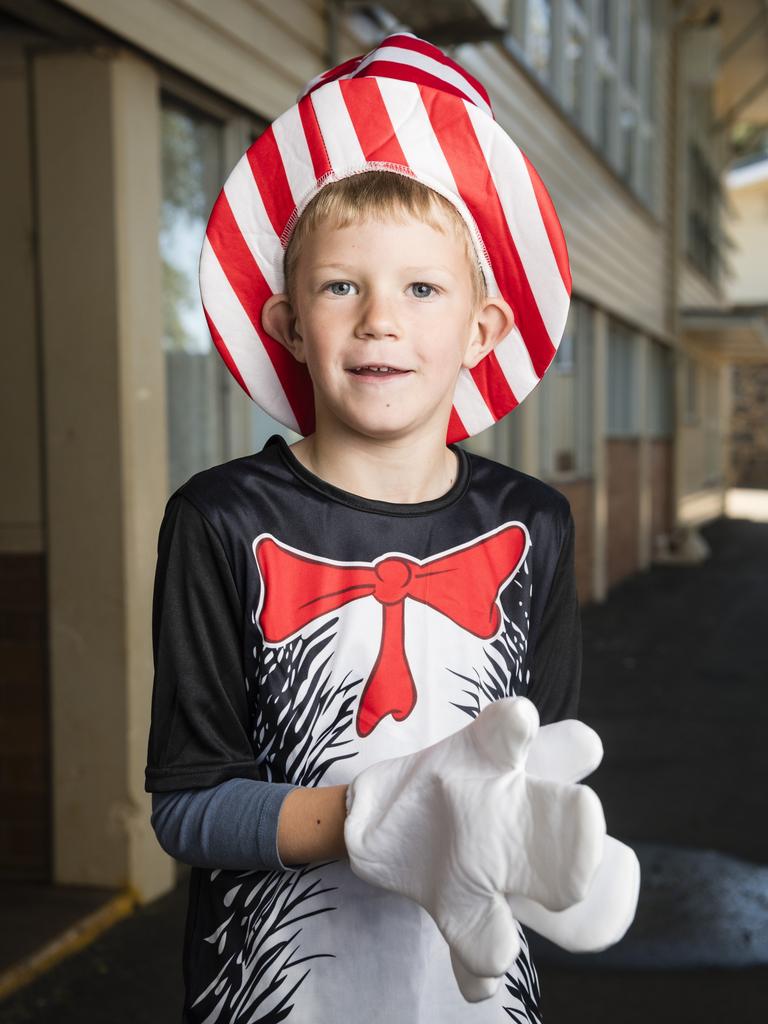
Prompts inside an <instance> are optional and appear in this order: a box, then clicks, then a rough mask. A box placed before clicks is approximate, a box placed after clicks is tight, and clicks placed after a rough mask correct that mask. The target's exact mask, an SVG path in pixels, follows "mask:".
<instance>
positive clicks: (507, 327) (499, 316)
mask: <svg viewBox="0 0 768 1024" xmlns="http://www.w3.org/2000/svg"><path fill="white" fill-rule="evenodd" d="M514 325H515V314H514V313H513V312H512V307H511V306H510V305H509V303H508V302H507V301H506V299H503V298H501V296H494V297H493V298H488V299H486V300H485V302H484V303H483V305H482V306H481V307H480V309H479V310H478V311H477V312H476V313H475V315H474V316H473V318H472V323H471V332H470V339H471V340H470V342H469V344H468V345H467V348H466V351H465V353H464V359H463V360H462V366H466V367H467V368H468V369H472V367H473V366H477V364H478V363H479V362H480V360H481V359H483V358H484V357H485V356H487V355H488V353H489V352H490V351H492V349H494V348H495V347H496V345H498V343H499V342H500V341H501V340H502V339H503V338H506V336H507V335H508V334H509V332H510V331H511V330H512V328H513V327H514Z"/></svg>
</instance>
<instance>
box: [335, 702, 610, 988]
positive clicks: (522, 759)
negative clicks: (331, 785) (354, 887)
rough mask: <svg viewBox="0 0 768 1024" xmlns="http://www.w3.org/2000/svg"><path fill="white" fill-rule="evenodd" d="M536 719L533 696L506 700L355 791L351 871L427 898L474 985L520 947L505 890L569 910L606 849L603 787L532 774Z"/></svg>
mask: <svg viewBox="0 0 768 1024" xmlns="http://www.w3.org/2000/svg"><path fill="white" fill-rule="evenodd" d="M538 726H539V716H538V712H537V710H536V707H535V705H534V704H533V703H531V701H529V700H528V699H527V698H525V697H505V698H502V699H501V700H498V701H494V702H492V703H491V704H489V705H488V706H487V707H485V708H484V709H483V710H482V711H481V712H480V714H479V715H478V716H477V718H475V719H474V720H473V721H472V722H470V723H469V724H468V725H467V726H465V727H464V728H463V729H460V730H459V731H458V732H456V733H454V734H452V735H451V736H447V737H446V738H445V739H443V740H440V741H439V742H437V743H434V744H432V745H431V746H429V747H425V748H424V749H423V750H419V751H416V752H415V753H413V754H408V755H405V756H404V757H397V758H390V759H387V760H384V761H379V762H377V763H376V764H373V765H371V766H370V767H368V768H366V769H364V770H363V771H362V772H360V774H359V775H358V776H357V777H356V778H355V779H353V781H352V782H351V783H350V784H349V786H348V788H347V818H346V821H345V824H344V838H345V842H346V846H347V851H348V853H349V863H350V867H351V869H352V871H354V873H355V874H356V875H358V876H359V877H360V878H362V879H363V880H364V881H366V882H369V883H371V884H373V885H377V886H380V887H382V888H384V889H389V890H391V891H393V892H397V893H400V894H401V895H404V896H408V897H410V898H411V899H414V900H416V902H417V903H419V904H420V905H421V906H422V907H424V909H425V910H426V911H427V912H428V913H429V914H430V915H431V916H432V918H433V919H434V921H435V923H436V925H437V927H438V929H439V930H440V932H441V934H442V935H443V937H444V938H445V940H446V942H447V943H448V945H449V947H450V948H451V951H452V956H455V957H457V958H458V960H459V961H460V963H461V965H462V967H463V968H464V969H465V971H466V972H468V974H464V975H463V976H464V977H466V978H467V980H468V983H469V985H470V991H476V989H475V988H474V986H475V981H476V980H477V979H471V978H470V977H469V975H475V976H478V977H479V978H480V979H481V980H482V979H487V978H494V979H496V981H497V983H498V980H499V978H500V976H502V975H503V974H504V972H505V971H507V970H508V969H509V967H510V966H511V964H512V963H513V962H514V960H515V958H516V957H517V955H518V953H519V951H520V941H519V935H518V930H517V924H516V922H515V919H514V917H513V913H512V909H511V907H510V904H509V901H508V899H507V896H506V895H505V894H512V893H515V894H520V895H523V896H525V897H527V898H528V899H530V900H535V901H536V902H537V903H539V904H541V905H542V906H543V907H544V908H546V909H548V910H550V911H562V910H565V909H566V908H567V907H569V906H571V905H572V904H574V903H577V902H578V901H579V900H582V899H583V898H584V897H585V896H586V894H587V892H588V890H589V886H590V883H591V882H592V879H593V878H594V875H595V872H596V871H597V868H598V866H599V864H600V862H601V860H602V857H603V846H604V839H605V818H604V816H603V810H602V805H601V803H600V800H599V799H598V797H597V795H596V793H594V792H593V790H591V789H590V788H589V787H588V786H584V785H575V784H572V783H570V782H565V783H562V782H559V781H556V780H551V779H544V778H537V777H533V776H529V775H528V774H527V773H526V757H527V755H528V752H529V747H530V745H531V742H532V740H533V738H534V736H535V735H536V731H537V729H538ZM457 980H458V981H459V985H460V986H461V984H462V978H457ZM467 998H471V995H470V996H469V997H467ZM481 998H484V997H481Z"/></svg>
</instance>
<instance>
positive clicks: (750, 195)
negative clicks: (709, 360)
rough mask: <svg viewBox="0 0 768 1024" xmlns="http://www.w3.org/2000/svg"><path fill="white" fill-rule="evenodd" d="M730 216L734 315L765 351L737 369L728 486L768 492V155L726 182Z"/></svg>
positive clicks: (754, 351)
mask: <svg viewBox="0 0 768 1024" xmlns="http://www.w3.org/2000/svg"><path fill="white" fill-rule="evenodd" d="M725 183H726V195H727V197H728V207H729V210H730V216H729V220H728V233H729V235H730V238H731V241H732V244H733V248H732V252H731V270H732V278H731V280H730V281H729V283H728V287H727V292H728V297H729V300H730V302H731V304H732V309H733V311H734V315H737V316H740V317H741V318H742V320H743V321H745V322H747V323H751V324H753V325H754V326H753V328H752V329H753V330H754V331H755V332H756V333H758V334H761V340H762V345H757V346H750V350H749V351H748V352H747V353H745V355H744V357H743V358H742V359H740V360H739V361H738V362H737V363H735V365H734V367H733V392H732V414H731V447H730V474H729V479H730V483H731V484H732V485H733V486H734V487H761V488H768V259H766V251H767V250H768V152H762V153H757V154H755V155H753V156H751V157H750V158H748V159H747V160H744V161H741V162H739V163H738V164H736V165H734V166H733V168H732V169H731V170H730V171H729V172H728V174H727V175H726V177H725Z"/></svg>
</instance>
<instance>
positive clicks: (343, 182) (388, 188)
mask: <svg viewBox="0 0 768 1024" xmlns="http://www.w3.org/2000/svg"><path fill="white" fill-rule="evenodd" d="M440 213H442V214H443V217H444V218H445V219H447V220H448V223H449V224H450V225H452V227H453V230H454V231H455V233H456V237H458V238H459V239H460V240H462V241H463V243H464V251H465V253H466V257H467V260H468V261H469V266H470V268H471V270H470V274H471V279H472V300H473V311H474V310H476V309H478V307H479V306H480V304H481V303H482V302H484V301H485V299H486V298H487V295H488V290H487V287H486V282H485V277H484V276H483V272H482V268H481V266H480V264H479V262H478V259H477V255H476V253H475V248H474V245H473V244H472V239H471V237H470V234H469V229H468V228H467V225H466V224H465V222H464V219H463V218H462V216H461V214H460V213H459V212H458V210H457V209H456V207H455V206H454V205H453V203H451V202H449V200H447V199H446V198H445V197H444V196H442V195H440V193H439V192H435V191H434V189H431V188H428V187H427V186H426V185H424V184H422V183H421V182H420V181H417V180H416V178H412V177H411V176H410V175H406V174H401V173H399V172H397V171H394V172H393V171H384V170H373V171H361V172H360V173H359V174H351V175H349V176H348V177H346V178H341V179H339V180H338V181H333V182H330V183H329V184H328V185H325V186H324V187H323V188H322V189H320V191H319V192H318V193H317V195H316V196H314V197H313V198H312V199H311V200H310V202H309V203H308V204H307V206H306V208H305V209H304V210H303V211H302V213H301V216H300V217H299V219H298V221H297V222H296V226H295V227H294V229H293V232H292V234H291V237H290V239H289V240H288V245H287V247H286V250H285V253H284V257H283V265H284V269H285V291H286V293H287V294H288V297H289V299H290V301H291V304H292V305H293V307H294V309H295V308H296V307H295V302H294V299H295V294H296V292H295V289H296V266H297V264H298V260H299V256H300V255H301V250H302V247H303V243H304V241H305V240H306V238H307V237H308V236H309V235H310V234H311V232H312V231H314V230H315V229H316V227H317V226H318V225H319V224H321V223H326V222H328V223H330V224H332V225H333V226H334V227H336V228H345V227H348V226H349V225H350V224H356V223H358V222H359V221H360V220H363V219H364V218H365V217H367V216H370V217H374V218H380V219H388V220H394V219H397V218H398V217H399V218H400V219H402V217H403V215H410V216H412V217H415V218H417V219H419V220H421V221H423V222H424V223H426V224H428V225H429V226H430V227H432V228H434V229H435V230H437V231H444V230H445V228H444V223H445V221H444V219H441V218H440Z"/></svg>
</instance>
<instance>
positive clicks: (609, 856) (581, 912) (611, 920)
mask: <svg viewBox="0 0 768 1024" xmlns="http://www.w3.org/2000/svg"><path fill="white" fill-rule="evenodd" d="M639 894H640V862H639V861H638V859H637V855H636V854H635V851H634V850H633V849H632V848H631V847H629V846H626V845H625V844H624V843H621V842H619V840H618V839H614V838H613V836H606V837H605V856H604V857H603V860H602V863H601V864H600V867H599V869H598V871H597V873H596V875H595V878H594V880H593V882H592V885H591V886H590V889H589V892H588V893H587V895H586V897H585V898H584V899H583V900H581V901H580V902H579V903H574V904H573V906H571V907H568V908H567V909H566V910H561V911H560V912H559V913H555V912H553V911H551V910H547V909H546V907H543V906H541V904H540V903H536V902H535V901H534V900H530V899H527V898H526V897H525V896H520V895H519V894H515V895H513V896H510V897H509V901H510V906H511V907H512V912H513V914H514V915H515V917H516V918H517V920H518V921H520V922H521V923H522V924H524V925H527V926H528V927H529V928H532V929H533V930H534V931H535V932H538V933H539V935H543V936H544V938H545V939H549V941H550V942H554V943H555V944H556V945H558V946H561V947H562V948H563V949H565V950H568V952H569V953H599V952H601V951H602V950H604V949H608V947H609V946H613V945H615V943H617V942H619V940H620V939H622V938H623V937H624V935H625V934H626V932H627V929H628V928H629V926H630V925H631V924H632V921H633V920H634V918H635V912H636V910H637V901H638V897H639Z"/></svg>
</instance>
